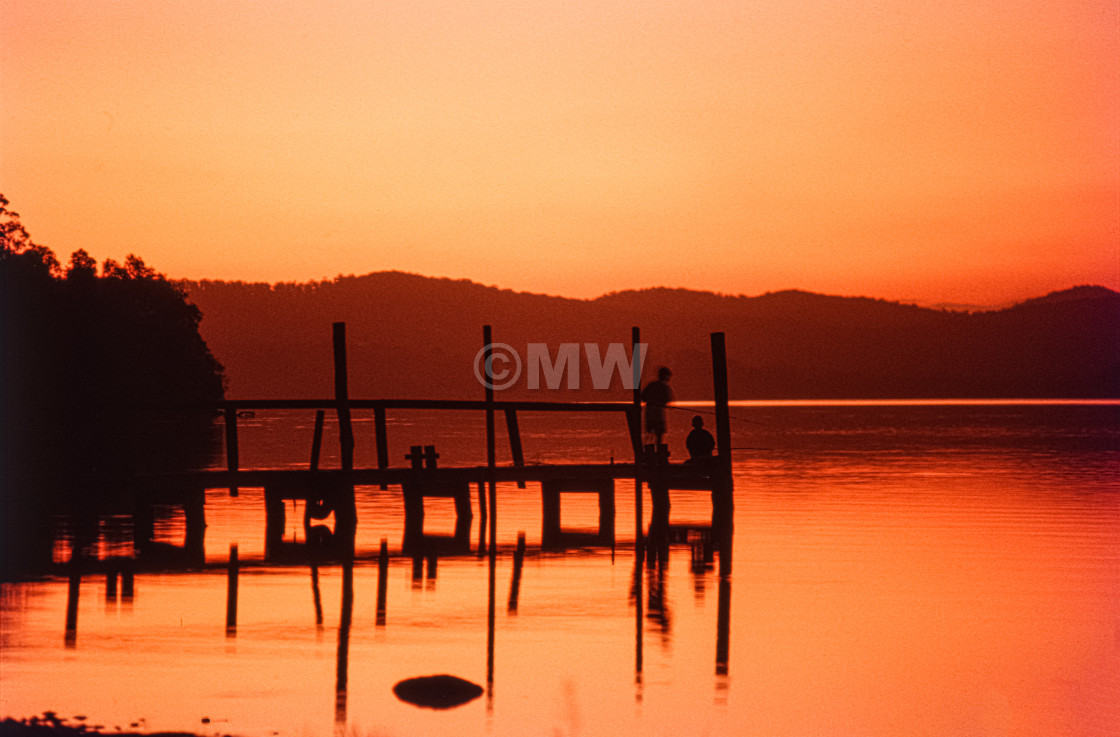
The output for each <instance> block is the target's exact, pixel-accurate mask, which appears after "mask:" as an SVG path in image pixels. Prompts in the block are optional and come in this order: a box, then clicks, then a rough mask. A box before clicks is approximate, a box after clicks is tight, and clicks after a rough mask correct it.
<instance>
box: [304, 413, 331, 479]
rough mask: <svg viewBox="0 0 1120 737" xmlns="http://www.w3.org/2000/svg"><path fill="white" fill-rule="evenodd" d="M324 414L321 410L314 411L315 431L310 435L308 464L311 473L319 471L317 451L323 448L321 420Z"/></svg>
mask: <svg viewBox="0 0 1120 737" xmlns="http://www.w3.org/2000/svg"><path fill="white" fill-rule="evenodd" d="M326 414H327V413H326V412H325V411H323V410H321V409H317V410H315V430H314V431H313V434H312V435H311V462H310V463H309V464H308V467H309V468H310V469H311V470H312V471H318V470H319V451H320V450H322V448H323V420H324V418H325V416H326Z"/></svg>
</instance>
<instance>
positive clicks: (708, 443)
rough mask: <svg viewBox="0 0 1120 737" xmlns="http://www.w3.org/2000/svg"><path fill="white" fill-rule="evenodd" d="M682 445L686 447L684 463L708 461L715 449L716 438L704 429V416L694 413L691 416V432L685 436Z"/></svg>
mask: <svg viewBox="0 0 1120 737" xmlns="http://www.w3.org/2000/svg"><path fill="white" fill-rule="evenodd" d="M684 445H685V447H686V448H688V460H687V461H685V463H710V462H711V460H712V454H713V453H714V452H715V449H716V439H715V438H713V437H712V434H711V433H710V432H708V431H707V430H705V429H704V418H703V417H701V416H700V415H696V416H695V417H693V418H692V432H690V433H689V434H688V437H687V438H685V441H684Z"/></svg>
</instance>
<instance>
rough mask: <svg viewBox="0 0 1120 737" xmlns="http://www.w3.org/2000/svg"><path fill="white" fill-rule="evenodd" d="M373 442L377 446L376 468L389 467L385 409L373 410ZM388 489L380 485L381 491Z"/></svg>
mask: <svg viewBox="0 0 1120 737" xmlns="http://www.w3.org/2000/svg"><path fill="white" fill-rule="evenodd" d="M373 427H374V441H375V442H376V444H377V467H378V468H379V469H381V468H388V467H389V427H388V423H387V422H386V420H385V408H384V407H374V408H373ZM388 488H389V485H388V484H381V490H382V491H385V490H386V489H388Z"/></svg>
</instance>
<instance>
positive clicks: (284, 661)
mask: <svg viewBox="0 0 1120 737" xmlns="http://www.w3.org/2000/svg"><path fill="white" fill-rule="evenodd" d="M752 412H753V414H752V415H751V417H752V418H755V419H757V420H758V421H759V422H764V421H765V422H769V423H771V424H772V425H776V426H778V425H780V426H781V427H783V428H790V429H789V430H788V431H787V432H785V434H782V433H779V432H777V431H767V430H763V431H759V433H758V434H757V435H755V436H754V437H752V438H751V439H750V440H746V441H740V442H741V444H742V445H747V444H751V445H758V446H764V445H765V446H766V447H773V448H775V449H776V450H774V451H770V452H767V453H762V452H758V453H755V454H753V455H750V456H748V455H747V454H743V456H742V457H741V458H740V461H739V463H738V465H737V467H736V483H737V497H736V502H737V504H736V508H735V522H736V525H735V533H736V537H735V546H734V550H733V557H734V568H733V571H732V572H731V573H730V574H729V575H726V576H721V575H720V570H721V563H722V561H721V557H720V556H721V552H722V551H721V550H719V546H718V545H713V544H712V531H711V529H710V520H709V515H710V509H711V505H710V497H709V495H708V494H706V493H705V492H702V491H688V490H685V491H681V492H674V494H673V508H672V512H671V515H670V519H669V523H668V525H667V527H666V530H667V533H668V534H667V536H666V541H667V543H668V545H667V548H666V547H665V546H664V544H663V543H659V541H657V540H655V539H654V536H653V530H652V529H651V530H649V533H650V537H649V538H647V539H642V540H640V542H641V544H640V545H639V544H638V543H639V540H636V539H635V536H634V535H633V534H632V531H633V530H635V529H636V528H637V526H636V519H635V513H636V510H635V509H634V505H633V504H630V503H626V504H621V503H620V504H619V505H618V508H617V513H616V514H617V518H616V539H615V541H614V546H613V547H611V546H607V545H603V546H598V547H594V546H587V547H576V548H566V547H555V548H553V547H546V546H544V544H543V543H544V539H543V538H544V532H545V530H544V529H543V527H542V524H541V515H542V498H541V495H540V493H539V492H535V491H534V490H533V489H532V487H531V486H530V489H528V490H518V489H516V486H515V485H514V484H513V483H508V484H506V483H502V484H497V485H496V491H497V508H496V511H497V515H496V517H497V520H498V522H499V524H498V525H497V527H496V532H497V534H496V535H491V534H490V531H491V529H492V528H491V524H490V522H491V519H492V518H491V517H488V519H487V521H486V524H485V525H481V526H480V525H474V526H473V529H472V531H471V536H470V546H469V548H468V549H467V550H466V551H465V552H463V551H459V552H455V553H453V554H447V555H445V554H443V551H439V552H437V553H436V554H435V555H428V552H429V551H427V550H422V551H421V554H420V555H418V556H417V555H412V554H408V555H406V554H404V550H403V548H404V545H403V543H404V535H405V525H404V520H403V515H402V510H401V501H400V492H399V490H394V489H393V488H390V489H389V490H388V491H382V490H380V489H378V488H376V487H369V488H367V487H362V488H359V490H358V507H359V519H360V520H362V522H361V524H360V525H359V529H358V534H357V541H358V546H357V556H356V560H355V561H354V563H353V565H352V566H347V565H344V564H343V562H342V561H339V560H337V558H333V557H332V556H331V555H325V556H324V557H323V558H320V559H315V558H312V557H309V556H308V557H304V558H303V559H302V560H300V561H296V560H292V561H290V562H285V563H283V564H281V563H279V562H270V561H269V560H266V550H265V540H264V537H265V536H264V530H265V528H266V524H265V516H264V508H265V504H264V497H263V492H262V491H261V490H260V489H253V488H243V489H241V490H240V497H238V498H236V499H231V498H230V497H229V495H228V492H226V491H219V490H214V491H212V492H209V493H208V496H207V510H208V515H207V517H208V523H209V526H208V527H207V529H206V531H205V540H204V561H203V565H202V566H201V567H199V566H194V567H193V568H192V569H191V570H183V569H182V567H181V566H180V567H179V568H178V570H171V569H170V568H169V567H167V566H165V567H163V568H162V569H160V568H145V567H143V566H141V567H140V568H139V569H137V570H135V571H126V570H116V571H115V572H111V571H110V570H109V564H110V562H114V561H115V563H117V564H120V563H121V562H122V561H121V560H120V558H122V557H123V556H125V555H127V554H131V552H132V548H131V546H132V542H131V535H130V529H131V521H130V520H128V519H127V518H124V517H112V518H102V519H101V520H100V521H98V522H97V523H96V524H87V525H79V524H76V523H73V522H68V523H66V524H64V525H63V526H62V527H61V528H60V529H61V531H62V532H63V533H64V534H63V535H62V536H61V538H60V541H59V542H58V543H57V544H56V548H55V549H56V559H57V560H58V562H59V563H60V564H61V565H62V566H64V568H62V569H61V570H60V574H61V575H60V576H59V577H58V578H54V579H51V580H48V581H43V582H30V583H23V584H5V585H4V587H3V600H2V604H0V616H2V618H3V620H2V621H0V631H2V632H3V668H0V692H2V693H3V699H2V700H0V708H2V710H3V715H4V716H29V715H31V714H33V713H41V712H42V711H43V710H44V709H53V710H55V711H58V712H59V713H60V714H63V715H71V716H72V715H78V714H81V715H84V716H88V717H89V720H88V722H87V723H89V724H102V725H106V726H107V727H108V728H109V730H110V731H111V730H112V729H113V728H114V727H115V726H117V725H118V724H119V725H120V726H122V727H123V728H126V729H127V728H128V727H129V723H130V722H131V721H136V720H138V719H140V718H144V719H145V721H144V722H143V724H144V728H145V729H146V730H157V729H166V730H194V731H198V732H204V733H208V732H214V731H220V732H221V733H230V734H241V735H262V736H263V737H270V736H271V735H272V733H273V732H279V733H280V734H281V735H305V734H306V735H318V734H329V733H331V732H332V731H334V730H335V728H336V725H337V727H338V729H340V730H344V731H345V733H347V734H350V733H355V734H367V733H369V734H380V733H385V734H414V733H417V732H421V733H449V732H453V733H459V734H486V733H491V734H536V733H540V732H541V731H544V732H546V733H548V732H553V733H560V734H574V733H601V732H605V731H611V732H623V733H655V734H656V733H665V732H672V733H674V734H702V733H751V732H752V731H753V732H755V733H778V732H796V733H817V732H828V731H852V732H855V731H858V732H860V733H863V734H870V735H890V734H897V733H898V732H899V731H900V730H901V731H907V730H908V728H909V727H913V725H915V724H917V725H921V726H920V728H919V729H917V730H916V731H918V732H924V733H927V734H946V733H961V732H970V731H971V732H980V733H984V730H987V732H988V733H992V732H995V733H998V732H999V731H1000V730H1002V731H1004V732H1006V733H1019V734H1027V735H1043V734H1054V733H1065V734H1107V733H1110V732H1111V731H1113V728H1114V727H1115V726H1116V725H1117V723H1118V722H1120V715H1118V713H1117V707H1116V704H1117V703H1118V700H1117V699H1115V698H1114V697H1115V695H1116V694H1117V693H1120V682H1118V676H1117V673H1120V667H1118V666H1120V661H1118V655H1120V650H1118V649H1117V647H1116V640H1115V624H1116V622H1118V621H1120V610H1118V609H1117V604H1116V602H1117V601H1120V584H1118V581H1120V577H1118V576H1117V571H1120V559H1118V553H1117V550H1120V537H1118V534H1120V533H1118V532H1117V529H1118V527H1117V524H1116V521H1117V519H1120V506H1118V503H1117V499H1118V496H1117V494H1118V493H1120V488H1118V486H1117V481H1116V479H1117V478H1118V477H1120V474H1118V471H1120V463H1118V455H1117V451H1116V450H1115V447H1116V445H1115V441H1116V438H1117V434H1116V430H1115V428H1116V414H1115V409H1109V408H1105V410H1104V411H1102V410H1100V409H1097V410H1087V411H1078V412H1074V411H1072V410H1069V409H1061V408H1059V409H1058V411H1057V414H1058V415H1065V417H1064V418H1062V419H1059V420H1054V419H1053V414H1050V413H1048V412H1047V411H1044V410H1042V409H1040V408H1029V409H1025V410H1024V409H1022V408H1014V407H1012V408H1007V407H1002V408H1001V407H996V408H992V407H982V408H980V409H979V410H975V409H974V410H964V409H961V408H943V407H942V408H937V407H924V408H917V409H915V408H910V409H908V410H907V412H908V413H909V416H908V419H907V423H908V424H905V425H901V424H900V423H899V422H898V419H897V418H898V410H897V409H896V408H874V407H872V408H850V407H832V408H825V409H821V408H819V407H818V408H802V409H797V410H795V409H793V408H782V409H775V408H770V409H767V408H760V409H753V410H752ZM1102 412H1103V415H1102ZM791 414H792V415H795V416H796V417H795V420H796V421H791V420H790V419H789V415H791ZM1102 417H1103V419H1102ZM1039 418H1041V419H1039ZM1094 418H1096V419H1094ZM391 419H392V418H391V417H390V420H391ZM526 419H527V420H529V421H531V419H532V418H526ZM265 421H267V420H265ZM783 422H784V423H785V424H784V425H782V424H781V423H783ZM529 426H530V422H528V421H527V422H525V428H526V429H528V427H529ZM603 432H607V431H606V430H604V431H603ZM766 432H770V436H769V437H760V436H761V435H764V433H766ZM249 436H251V433H249V432H244V433H243V440H248V439H249ZM475 437H477V435H475ZM1075 438H1076V440H1075ZM304 441H305V438H302V439H301V442H304ZM573 441H574V442H578V441H576V439H574V438H573ZM445 445H447V446H448V447H449V448H450V450H449V451H446V452H448V453H449V454H450V453H453V451H454V448H453V445H452V444H445ZM246 447H249V446H248V445H247V446H246ZM571 457H572V458H573V459H574V460H580V459H581V458H584V457H586V456H581V455H579V454H578V453H573V454H572V456H571ZM630 488H631V487H628V486H626V485H625V484H624V482H620V483H619V484H618V491H619V494H618V499H619V500H621V499H622V498H623V497H628V496H629V491H630ZM624 489H625V490H626V493H625V494H624V493H622V492H623V490H624ZM568 502H569V500H568V499H566V498H565V500H564V502H563V503H564V505H565V506H564V510H563V522H564V529H565V530H573V531H587V534H592V533H593V532H594V531H595V530H597V525H598V524H599V510H598V507H597V505H595V504H594V503H590V500H588V502H589V503H586V504H584V503H580V501H579V500H578V499H577V500H576V501H575V503H573V504H571V505H569V504H568ZM651 502H652V500H651V498H650V496H649V495H648V492H647V493H646V494H645V495H644V499H643V507H644V509H645V510H647V511H649V510H651V509H652V506H651ZM287 504H288V509H289V511H290V513H289V514H288V516H287V520H288V522H287V524H286V526H285V529H284V531H283V535H282V538H283V540H284V542H285V543H288V544H292V545H293V546H297V545H304V544H306V542H307V541H306V539H304V535H305V532H304V528H303V524H302V514H301V512H302V510H301V509H300V507H299V505H298V504H295V505H293V504H292V503H291V502H288V503H287ZM455 520H456V516H455V511H454V509H453V504H451V503H450V502H449V501H447V500H438V499H437V500H433V501H432V503H431V505H430V506H429V507H428V508H427V510H426V519H425V528H424V533H425V535H426V536H427V535H431V536H433V537H436V538H438V537H441V536H447V537H451V538H453V537H454V529H455ZM327 523H328V525H329V523H330V520H327ZM651 524H652V520H651ZM153 530H154V533H153V541H154V542H156V543H160V544H165V545H167V546H172V547H175V546H180V547H181V546H182V543H183V542H184V541H185V535H186V520H185V516H184V514H183V512H182V510H179V509H166V510H157V513H156V515H155V516H154V520H153ZM521 532H524V540H525V547H524V552H523V553H519V545H518V540H519V537H520V535H519V533H521ZM483 533H485V534H483ZM382 538H386V557H385V562H384V564H383V563H382V558H381V539H382ZM234 542H236V543H238V544H239V567H238V571H239V575H238V581H239V584H238V587H237V597H236V602H237V605H238V606H237V619H236V637H235V638H232V639H227V638H226V637H225V636H224V632H225V630H224V627H223V625H224V624H225V622H223V615H224V614H226V606H225V605H226V603H227V592H228V590H229V578H230V575H229V567H228V559H229V557H230V556H229V549H230V545H231V543H234ZM75 549H76V550H77V551H83V552H84V553H85V555H86V560H85V563H84V567H82V568H77V569H75V571H76V572H78V573H79V574H80V578H77V580H76V582H75V583H73V584H72V583H71V577H70V573H71V570H70V569H67V568H65V566H68V565H69V564H70V561H71V556H72V551H73V550H75ZM314 549H315V548H314V546H310V547H309V548H308V549H306V550H305V552H310V551H311V550H314ZM291 550H292V552H293V555H294V554H295V552H296V550H297V548H296V547H293V548H292V549H291ZM491 550H493V551H494V555H493V556H491V554H490V553H491ZM411 552H412V551H410V553H411ZM480 556H481V557H480ZM731 557H732V556H728V559H729V560H728V563H730V562H731V561H730V558H731ZM417 561H419V565H417ZM414 572H416V573H418V574H419V576H418V581H419V585H414ZM126 576H127V577H128V580H130V581H131V585H130V587H131V591H130V592H129V594H130V596H126V588H127V587H126ZM348 581H349V583H348ZM309 583H310V584H311V585H310V586H309V585H308V584H309ZM436 673H450V674H453V675H457V676H460V677H462V678H465V679H467V680H470V681H472V682H475V683H478V684H481V685H484V686H485V687H486V694H485V696H484V697H483V698H481V699H478V700H477V701H476V702H472V703H468V704H466V705H464V706H462V707H460V708H457V709H454V710H450V711H447V712H432V711H429V710H422V709H418V708H416V707H414V706H412V705H409V704H405V703H402V702H400V701H399V700H398V699H396V698H395V697H394V696H393V693H392V687H393V685H394V684H395V683H397V682H399V681H401V680H404V679H407V678H411V677H415V676H420V675H429V674H436ZM204 717H205V718H207V719H210V720H211V721H210V723H209V726H207V725H204V724H203V723H202V722H201V719H202V718H204ZM911 731H914V730H911Z"/></svg>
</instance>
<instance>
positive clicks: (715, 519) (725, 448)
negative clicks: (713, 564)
mask: <svg viewBox="0 0 1120 737" xmlns="http://www.w3.org/2000/svg"><path fill="white" fill-rule="evenodd" d="M711 343H712V384H713V393H714V397H715V404H716V407H715V410H716V463H717V469H716V471H715V478H714V484H713V486H712V532H713V533H714V534H715V536H716V540H717V542H718V545H719V575H720V576H729V575H731V557H732V553H731V544H732V537H733V532H734V514H735V500H734V494H733V482H732V477H731V412H730V406H729V398H728V389H727V348H726V345H725V343H724V334H723V333H712V335H711Z"/></svg>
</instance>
